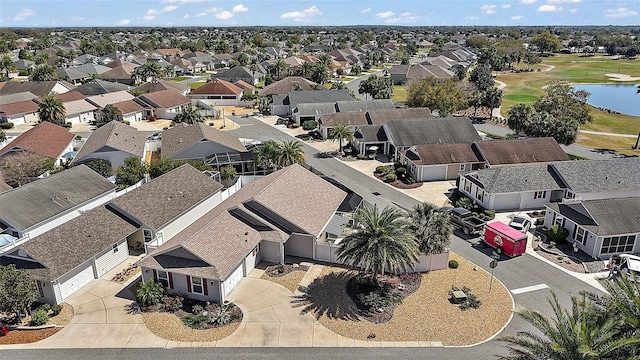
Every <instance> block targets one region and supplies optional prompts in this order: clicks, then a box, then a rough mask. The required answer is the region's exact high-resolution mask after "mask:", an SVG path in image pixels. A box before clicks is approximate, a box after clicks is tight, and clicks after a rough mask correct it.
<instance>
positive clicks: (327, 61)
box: [318, 54, 333, 69]
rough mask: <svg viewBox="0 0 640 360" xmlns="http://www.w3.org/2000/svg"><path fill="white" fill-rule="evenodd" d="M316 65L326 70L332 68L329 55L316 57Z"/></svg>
mask: <svg viewBox="0 0 640 360" xmlns="http://www.w3.org/2000/svg"><path fill="white" fill-rule="evenodd" d="M318 64H322V65H324V66H325V67H326V68H327V69H331V68H332V67H333V66H332V65H333V61H332V59H331V56H329V54H321V55H320V56H318Z"/></svg>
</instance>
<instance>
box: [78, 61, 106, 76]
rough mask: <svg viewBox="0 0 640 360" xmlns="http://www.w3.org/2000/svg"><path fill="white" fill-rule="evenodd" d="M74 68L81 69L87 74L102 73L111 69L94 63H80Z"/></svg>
mask: <svg viewBox="0 0 640 360" xmlns="http://www.w3.org/2000/svg"><path fill="white" fill-rule="evenodd" d="M76 69H77V70H78V71H82V72H83V73H86V74H89V75H100V74H103V73H105V72H107V71H109V70H111V68H108V67H106V66H104V65H96V64H94V63H88V64H84V65H80V66H78V67H76Z"/></svg>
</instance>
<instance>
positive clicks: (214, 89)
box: [188, 79, 242, 95]
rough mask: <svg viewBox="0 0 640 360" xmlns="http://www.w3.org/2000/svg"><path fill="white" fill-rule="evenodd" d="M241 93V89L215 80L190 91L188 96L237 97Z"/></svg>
mask: <svg viewBox="0 0 640 360" xmlns="http://www.w3.org/2000/svg"><path fill="white" fill-rule="evenodd" d="M241 92H242V89H241V88H239V87H237V86H235V85H233V84H232V83H230V82H228V81H225V80H222V79H215V80H211V81H209V82H207V83H206V84H204V85H202V86H200V87H199V88H197V89H195V90H191V92H190V93H189V94H188V95H208V94H215V95H238V94H240V93H241Z"/></svg>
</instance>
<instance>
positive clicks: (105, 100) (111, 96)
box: [87, 91, 134, 108]
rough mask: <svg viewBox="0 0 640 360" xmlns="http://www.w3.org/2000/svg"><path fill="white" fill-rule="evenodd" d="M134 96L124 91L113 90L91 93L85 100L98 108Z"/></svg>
mask: <svg viewBox="0 0 640 360" xmlns="http://www.w3.org/2000/svg"><path fill="white" fill-rule="evenodd" d="M133 99H134V96H133V95H131V94H129V93H128V92H126V91H114V92H110V93H106V94H100V95H93V96H89V97H87V101H88V102H90V103H92V104H94V105H96V106H97V107H99V108H103V107H105V106H107V105H108V104H114V103H117V102H121V101H127V100H133Z"/></svg>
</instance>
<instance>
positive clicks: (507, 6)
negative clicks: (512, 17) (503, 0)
mask: <svg viewBox="0 0 640 360" xmlns="http://www.w3.org/2000/svg"><path fill="white" fill-rule="evenodd" d="M500 7H501V8H503V9H508V8H510V7H511V4H504V5H502V6H500Z"/></svg>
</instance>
